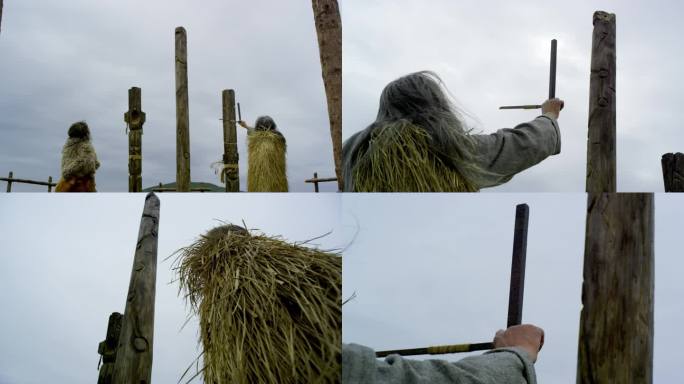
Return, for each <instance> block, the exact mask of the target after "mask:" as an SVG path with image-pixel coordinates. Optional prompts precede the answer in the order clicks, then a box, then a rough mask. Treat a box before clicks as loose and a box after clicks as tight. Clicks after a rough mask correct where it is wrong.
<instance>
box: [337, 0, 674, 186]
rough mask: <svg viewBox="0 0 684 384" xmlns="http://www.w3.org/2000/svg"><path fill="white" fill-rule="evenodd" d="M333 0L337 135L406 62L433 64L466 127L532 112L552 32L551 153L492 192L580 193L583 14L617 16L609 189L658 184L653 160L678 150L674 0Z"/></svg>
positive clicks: (543, 82) (486, 128) (412, 67)
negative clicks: (340, 108)
mask: <svg viewBox="0 0 684 384" xmlns="http://www.w3.org/2000/svg"><path fill="white" fill-rule="evenodd" d="M427 4H428V3H426V2H417V1H410V0H373V1H366V0H347V1H343V2H340V7H341V12H342V16H343V24H344V26H345V29H344V36H343V50H344V62H343V81H344V89H343V99H344V112H343V113H344V131H343V137H344V138H347V137H349V136H351V135H352V134H354V133H356V132H358V131H360V130H362V129H364V128H365V127H367V126H368V125H369V124H370V123H371V122H373V120H374V119H375V116H376V114H377V108H378V100H379V97H380V92H381V91H382V89H383V88H384V86H385V85H386V84H387V83H389V82H390V81H392V80H394V79H395V78H398V77H400V76H403V75H405V74H408V73H410V72H414V71H418V70H425V69H428V70H433V71H436V72H437V73H438V74H439V75H440V76H441V77H442V79H443V80H444V82H445V83H446V85H447V87H448V89H449V90H450V91H451V93H452V94H453V95H454V96H455V98H456V101H457V104H458V105H460V106H461V107H462V108H464V109H465V110H466V111H468V112H470V114H472V115H474V116H475V117H476V118H477V119H478V120H479V122H480V123H479V124H478V125H477V126H476V127H477V128H476V131H480V132H484V133H491V132H494V131H495V130H497V129H499V128H504V127H508V128H510V127H513V126H514V125H516V124H518V123H521V122H524V121H529V120H532V119H533V118H534V117H536V112H535V111H499V110H498V107H499V106H501V105H511V104H540V103H541V102H542V101H544V100H545V99H546V97H547V96H548V76H549V73H548V71H549V49H550V41H551V39H553V38H556V39H557V40H558V68H557V70H558V71H557V85H556V95H557V97H560V98H562V99H564V100H565V109H564V110H563V111H562V112H561V116H560V120H559V124H560V128H561V136H562V152H561V154H559V155H557V156H555V157H552V158H549V159H547V160H546V161H544V162H542V163H541V164H540V165H538V166H535V167H533V168H532V169H530V170H527V171H525V172H523V173H521V174H520V175H518V176H516V177H515V178H514V179H513V180H512V181H511V182H509V183H507V184H505V185H504V186H501V187H498V188H495V189H492V191H516V192H544V191H551V192H584V189H585V188H584V179H585V174H586V141H587V121H588V105H589V100H588V98H589V64H590V55H591V35H592V28H593V27H592V15H593V12H594V11H596V10H605V11H609V12H613V13H616V15H617V132H618V134H617V167H618V170H617V178H618V180H617V181H618V185H617V186H618V191H656V192H660V191H663V183H662V171H661V168H660V158H661V156H662V155H663V154H664V153H667V152H677V151H683V150H684V147H682V144H681V143H682V133H681V123H680V119H679V117H678V116H677V112H676V111H678V110H680V105H681V104H682V103H683V102H684V96H683V95H682V93H681V92H680V90H679V84H680V82H679V81H677V79H679V78H680V68H681V67H682V66H683V65H684V56H683V55H682V54H681V51H682V50H681V41H680V36H682V35H683V34H684V24H682V23H681V20H680V18H681V15H682V11H684V8H683V6H682V3H681V2H678V1H673V0H671V1H662V0H656V1H651V2H643V1H634V0H632V1H619V2H618V1H610V0H599V1H589V0H579V1H571V2H542V1H538V0H535V1H529V0H527V1H525V0H523V1H503V0H492V1H486V2H482V1H476V0H463V1H449V0H433V1H430V2H429V6H428V5H427Z"/></svg>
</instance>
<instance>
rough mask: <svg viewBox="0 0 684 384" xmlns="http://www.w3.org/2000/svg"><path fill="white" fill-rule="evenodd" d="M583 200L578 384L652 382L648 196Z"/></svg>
mask: <svg viewBox="0 0 684 384" xmlns="http://www.w3.org/2000/svg"><path fill="white" fill-rule="evenodd" d="M588 198H589V201H588V210H587V221H586V240H585V244H584V272H583V277H584V283H583V284H582V304H583V308H582V313H581V315H580V329H579V347H578V354H579V357H578V369H577V383H651V382H652V376H653V288H654V280H655V278H654V254H653V252H654V250H653V228H654V227H653V225H654V206H653V194H652V193H630V194H626V193H597V194H590V195H589V197H588Z"/></svg>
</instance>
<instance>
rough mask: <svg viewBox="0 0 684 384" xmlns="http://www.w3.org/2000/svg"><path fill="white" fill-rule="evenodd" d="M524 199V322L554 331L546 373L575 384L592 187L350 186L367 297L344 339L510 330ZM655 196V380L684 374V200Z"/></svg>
mask: <svg viewBox="0 0 684 384" xmlns="http://www.w3.org/2000/svg"><path fill="white" fill-rule="evenodd" d="M519 203H527V204H528V205H529V206H530V222H529V234H528V245H527V246H528V248H527V269H526V281H525V301H524V310H523V322H524V323H532V324H537V325H539V326H541V327H542V328H544V330H545V331H546V342H545V344H544V348H543V350H542V351H541V353H540V355H539V360H538V362H537V364H536V368H537V374H538V379H539V382H540V383H574V382H575V372H576V367H577V338H578V332H579V316H580V310H581V283H582V260H583V254H584V221H585V211H586V197H585V195H583V194H496V195H493V194H480V195H469V196H464V195H455V194H452V195H433V194H428V195H423V196H422V198H420V199H418V198H416V197H415V195H397V196H396V197H395V198H393V199H385V198H383V197H381V196H378V195H375V196H373V195H365V196H362V197H357V196H348V195H345V196H344V214H343V222H344V227H345V230H346V232H347V233H352V234H353V233H356V237H355V239H354V242H353V243H352V245H351V246H350V247H349V248H348V249H347V250H346V251H345V254H344V259H343V263H344V265H343V271H344V272H343V276H344V278H343V295H344V297H345V298H346V297H349V296H351V295H352V294H353V293H354V292H356V294H357V297H356V298H355V299H354V300H352V301H351V302H349V303H348V304H346V305H345V306H344V307H343V341H344V342H347V343H350V342H354V343H359V344H363V345H367V346H369V347H372V348H375V349H376V350H381V349H399V348H419V347H427V346H430V345H441V344H452V343H453V344H456V343H468V342H485V341H491V340H492V338H493V337H494V333H495V332H496V331H497V330H498V329H502V328H505V327H506V316H507V310H508V290H509V283H510V265H511V264H510V263H511V252H512V245H513V227H514V222H515V205H516V204H519ZM655 205H656V208H655V210H656V223H655V225H656V243H655V252H656V271H655V275H656V283H655V284H656V287H655V341H654V345H655V353H654V382H656V383H674V382H678V381H679V378H680V377H681V372H680V370H681V367H680V365H681V358H680V356H679V352H678V350H679V345H680V344H681V336H680V333H681V332H680V331H679V329H680V327H681V324H682V322H684V308H682V306H681V297H682V295H684V288H682V286H681V284H679V281H680V273H679V271H681V268H682V267H683V266H684V264H683V263H682V260H681V257H680V256H681V255H680V253H681V252H679V249H680V246H679V245H680V241H679V239H680V237H681V235H680V233H679V230H678V228H679V226H678V225H677V223H678V222H679V221H680V219H681V217H682V215H684V198H682V196H679V195H676V196H675V195H662V194H661V195H658V196H657V197H656V204H655ZM350 236H351V235H350ZM347 237H349V236H347ZM477 353H480V352H476V354H477ZM464 356H465V354H453V355H442V356H436V357H435V356H433V357H431V358H442V359H449V360H457V359H460V358H462V357H464ZM416 358H420V357H416ZM423 358H429V357H423Z"/></svg>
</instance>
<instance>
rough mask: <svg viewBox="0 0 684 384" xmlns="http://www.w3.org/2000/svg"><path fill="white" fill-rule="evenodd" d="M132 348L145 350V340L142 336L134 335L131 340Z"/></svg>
mask: <svg viewBox="0 0 684 384" xmlns="http://www.w3.org/2000/svg"><path fill="white" fill-rule="evenodd" d="M133 348H135V350H136V351H138V352H145V351H147V340H146V339H145V338H144V337H136V338H135V339H134V340H133Z"/></svg>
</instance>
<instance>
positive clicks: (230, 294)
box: [175, 225, 342, 384]
mask: <svg viewBox="0 0 684 384" xmlns="http://www.w3.org/2000/svg"><path fill="white" fill-rule="evenodd" d="M178 253H179V257H178V259H176V262H175V269H176V270H177V273H178V275H179V281H180V290H181V291H182V294H183V296H184V297H185V298H186V300H187V302H188V303H189V304H190V306H191V308H192V310H193V312H194V313H196V314H197V315H198V316H199V320H200V339H201V343H202V346H203V359H204V367H203V368H202V371H201V374H202V376H203V378H204V382H205V383H218V384H220V383H337V382H339V375H340V372H341V367H340V359H341V343H342V331H341V329H342V313H341V295H342V260H341V257H340V256H339V255H338V254H335V253H328V252H323V251H320V250H317V249H313V248H309V247H304V246H301V245H297V244H291V243H288V242H285V241H284V240H282V239H281V238H278V237H268V236H265V235H261V234H251V233H250V232H249V231H247V230H246V229H245V228H243V227H239V226H235V225H224V226H220V227H217V228H214V229H212V230H210V231H209V232H208V233H207V234H206V235H204V236H201V238H200V239H199V240H197V241H196V242H195V243H194V244H192V245H190V246H188V247H186V248H183V249H181V250H179V251H178Z"/></svg>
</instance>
